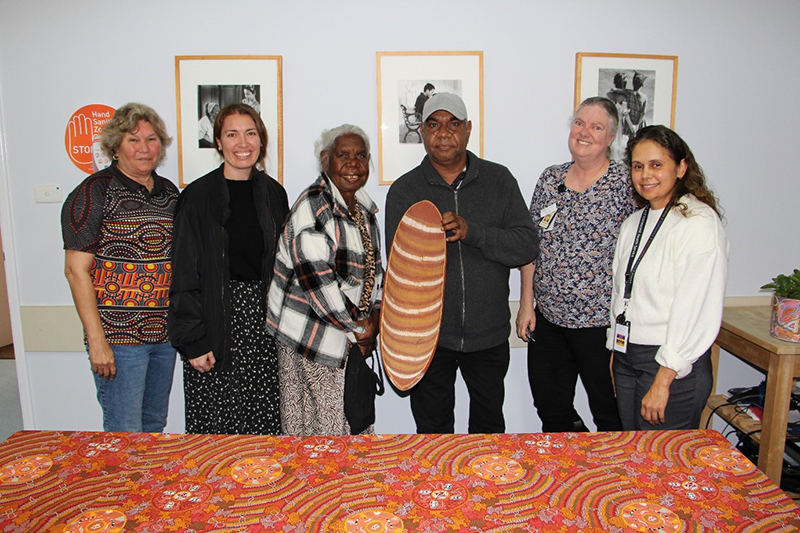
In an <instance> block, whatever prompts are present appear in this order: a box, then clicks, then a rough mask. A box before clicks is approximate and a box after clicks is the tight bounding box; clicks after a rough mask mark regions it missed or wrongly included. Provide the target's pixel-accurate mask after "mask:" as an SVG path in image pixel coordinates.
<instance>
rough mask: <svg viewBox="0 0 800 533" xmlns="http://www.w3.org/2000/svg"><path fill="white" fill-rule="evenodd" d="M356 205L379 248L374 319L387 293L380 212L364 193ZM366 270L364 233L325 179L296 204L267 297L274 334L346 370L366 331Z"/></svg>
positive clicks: (310, 356) (269, 323)
mask: <svg viewBox="0 0 800 533" xmlns="http://www.w3.org/2000/svg"><path fill="white" fill-rule="evenodd" d="M356 200H357V201H358V203H359V204H360V205H361V209H362V211H363V213H364V219H365V222H366V224H367V228H368V230H369V233H370V237H371V238H372V246H373V248H374V249H375V286H374V290H373V293H372V299H371V302H370V309H369V314H371V313H372V312H373V311H375V310H378V309H380V303H381V296H382V293H383V264H382V262H381V252H380V247H381V237H380V230H379V228H378V221H377V218H376V216H375V215H376V213H377V212H378V206H377V205H376V204H375V202H373V201H372V198H370V197H369V195H368V194H367V193H366V192H365V191H364V189H360V190H359V191H357V192H356ZM365 270H366V258H365V256H364V247H363V244H362V243H361V234H360V233H359V231H358V227H357V226H356V224H355V222H354V221H353V219H352V218H351V217H350V214H349V212H348V210H347V206H346V205H345V202H344V198H343V197H342V195H341V193H340V192H339V190H338V189H337V188H336V187H335V186H333V185H332V184H331V182H330V180H329V179H328V177H327V176H325V174H321V175H320V177H319V178H318V179H317V181H315V182H314V184H312V185H311V186H310V187H309V188H307V189H306V190H305V191H304V192H303V193H302V194H301V195H300V197H299V198H298V199H297V202H295V204H294V207H292V212H291V214H290V215H289V220H288V222H287V223H286V226H285V228H284V231H283V235H282V236H281V240H280V243H279V245H278V253H277V256H276V258H275V274H274V276H273V278H272V283H271V285H270V288H269V293H268V295H267V298H268V302H267V329H268V331H269V332H270V333H271V334H272V335H274V336H275V338H276V339H278V341H280V342H281V343H283V344H284V345H286V346H288V347H289V348H291V349H293V350H295V351H296V352H297V353H299V354H300V355H301V356H303V357H305V358H307V359H309V360H311V361H314V362H316V363H319V364H323V365H326V366H332V367H337V368H344V365H345V360H346V359H347V353H348V352H349V343H354V342H355V336H354V335H353V332H358V333H361V332H363V329H362V328H360V327H358V326H357V325H356V320H358V319H360V318H364V317H365V316H363V315H361V313H360V312H359V310H358V302H359V301H360V299H361V292H362V290H363V288H364V273H365ZM366 316H368V315H366Z"/></svg>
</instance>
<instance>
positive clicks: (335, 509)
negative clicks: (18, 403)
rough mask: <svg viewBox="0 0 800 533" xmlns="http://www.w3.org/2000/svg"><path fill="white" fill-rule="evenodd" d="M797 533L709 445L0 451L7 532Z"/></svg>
mask: <svg viewBox="0 0 800 533" xmlns="http://www.w3.org/2000/svg"><path fill="white" fill-rule="evenodd" d="M798 530H800V509H798V507H797V505H796V504H795V503H794V502H793V501H792V500H791V499H789V498H788V497H787V496H786V494H785V493H783V492H782V491H781V490H780V489H779V488H778V487H777V486H776V485H775V484H774V483H773V482H772V481H770V480H769V478H767V477H766V476H765V475H764V473H763V472H761V471H760V470H759V469H758V468H756V467H755V465H753V463H751V462H750V461H749V460H747V458H745V457H744V456H743V455H742V454H741V453H739V451H737V450H736V449H734V448H733V447H732V446H731V443H730V442H728V440H727V439H725V438H724V437H723V436H722V435H720V434H719V433H718V432H716V431H700V430H692V431H639V432H617V433H611V432H609V433H536V434H505V435H370V436H367V435H356V436H348V437H268V436H247V435H180V434H172V435H156V434H149V433H92V432H81V431H76V432H60V431H24V432H19V433H15V434H14V435H12V436H11V437H9V439H8V440H6V441H5V442H2V443H0V531H3V532H6V531H7V532H22V531H25V532H28V531H36V532H45V531H46V532H53V533H55V532H59V533H78V532H89V531H96V532H100V531H102V532H105V533H120V532H122V531H141V532H145V531H147V532H157V531H162V532H168V531H181V532H188V531H191V532H200V531H214V532H221V531H228V532H237V533H241V532H247V533H261V532H265V531H270V532H271V531H284V532H292V533H308V532H325V533H329V532H335V533H346V532H353V533H355V532H368V531H383V532H389V531H391V532H393V533H402V532H409V533H410V532H417V531H419V532H423V531H430V532H434V531H435V532H443V531H448V532H450V531H460V532H464V533H468V532H475V531H496V532H500V531H503V532H511V531H559V532H562V533H567V532H578V531H581V532H593V533H594V532H598V533H599V532H601V531H651V532H655V531H658V532H661V533H677V532H679V531H692V532H694V533H697V532H703V531H709V532H710V531H714V532H719V531H724V532H728V531H798Z"/></svg>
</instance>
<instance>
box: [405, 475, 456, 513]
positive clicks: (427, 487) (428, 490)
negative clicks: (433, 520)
mask: <svg viewBox="0 0 800 533" xmlns="http://www.w3.org/2000/svg"><path fill="white" fill-rule="evenodd" d="M467 496H469V492H467V489H466V487H464V485H462V484H461V483H457V482H455V481H426V482H424V483H421V484H419V485H417V487H416V488H415V489H414V492H413V494H412V497H413V499H414V503H416V504H417V505H419V506H420V507H424V508H426V509H431V510H434V511H449V510H451V509H455V508H456V507H458V506H460V505H461V504H463V503H464V502H465V501H466V499H467Z"/></svg>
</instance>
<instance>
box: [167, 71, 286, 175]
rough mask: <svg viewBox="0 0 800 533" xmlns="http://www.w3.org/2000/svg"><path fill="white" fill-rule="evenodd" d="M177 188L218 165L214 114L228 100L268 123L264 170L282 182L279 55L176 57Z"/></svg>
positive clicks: (281, 98) (281, 100)
mask: <svg viewBox="0 0 800 533" xmlns="http://www.w3.org/2000/svg"><path fill="white" fill-rule="evenodd" d="M175 85H176V94H177V110H178V175H179V183H180V187H185V186H186V185H188V184H189V183H191V182H192V181H193V180H195V179H197V178H199V177H200V176H203V175H205V174H207V173H208V172H210V171H211V170H213V169H214V168H215V167H217V166H219V164H220V162H221V160H220V158H219V156H218V154H217V150H216V148H215V145H214V144H215V143H214V119H215V118H216V116H217V114H218V113H219V110H220V109H221V108H223V107H225V106H226V105H228V104H233V103H243V104H247V105H249V106H250V107H252V108H253V109H255V110H256V112H257V113H258V114H259V115H261V119H262V120H263V121H264V124H265V125H266V127H267V134H268V137H269V143H268V145H267V157H266V165H267V168H266V169H264V170H265V171H266V172H267V174H269V175H270V176H272V177H274V178H275V179H276V180H278V181H279V182H281V183H283V89H282V87H283V83H282V58H281V56H176V57H175Z"/></svg>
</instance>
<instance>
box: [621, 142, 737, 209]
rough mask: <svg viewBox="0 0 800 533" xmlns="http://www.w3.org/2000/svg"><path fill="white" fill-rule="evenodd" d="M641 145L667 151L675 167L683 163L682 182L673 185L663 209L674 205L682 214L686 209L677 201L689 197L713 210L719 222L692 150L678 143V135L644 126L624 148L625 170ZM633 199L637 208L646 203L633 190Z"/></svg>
mask: <svg viewBox="0 0 800 533" xmlns="http://www.w3.org/2000/svg"><path fill="white" fill-rule="evenodd" d="M644 141H651V142H654V143H656V144H657V145H659V146H661V147H662V148H663V149H664V150H666V151H667V153H668V154H669V156H670V158H672V160H673V161H674V162H675V164H676V165H680V164H681V161H684V160H685V161H686V173H685V174H684V175H683V178H681V179H679V180H678V181H677V182H675V188H674V189H672V198H670V200H669V203H668V204H667V207H672V206H674V205H678V206H680V209H681V211H685V210H686V206H685V205H683V204H680V203H679V202H678V200H679V199H680V198H681V197H682V196H683V195H685V194H693V195H694V196H695V198H697V199H698V200H700V201H701V202H703V203H704V204H706V205H708V206H709V207H710V208H711V209H713V210H714V212H715V213H716V214H717V216H718V217H720V218H722V215H721V214H720V211H719V207H718V205H717V204H718V200H717V197H716V196H714V192H713V191H712V190H711V189H709V187H708V185H707V184H706V177H705V174H703V169H702V168H700V165H698V164H697V160H695V158H694V154H693V153H692V150H691V149H689V145H688V144H686V142H685V141H684V140H683V139H681V137H680V135H678V134H677V133H675V132H674V131H672V130H671V129H669V128H667V127H666V126H647V127H646V128H642V129H640V130H639V132H638V133H637V134H636V135H635V136H634V137H633V138H632V139H631V140H630V141H628V148H627V149H626V150H625V163H626V164H627V165H628V168H632V167H631V157H632V154H633V150H634V148H636V146H637V145H638V144H639V143H641V142H644ZM633 196H634V198H635V199H636V203H638V204H639V207H644V206H645V205H647V200H645V199H644V198H642V197H641V196H639V194H638V193H637V192H636V191H635V190H634V193H633Z"/></svg>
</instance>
